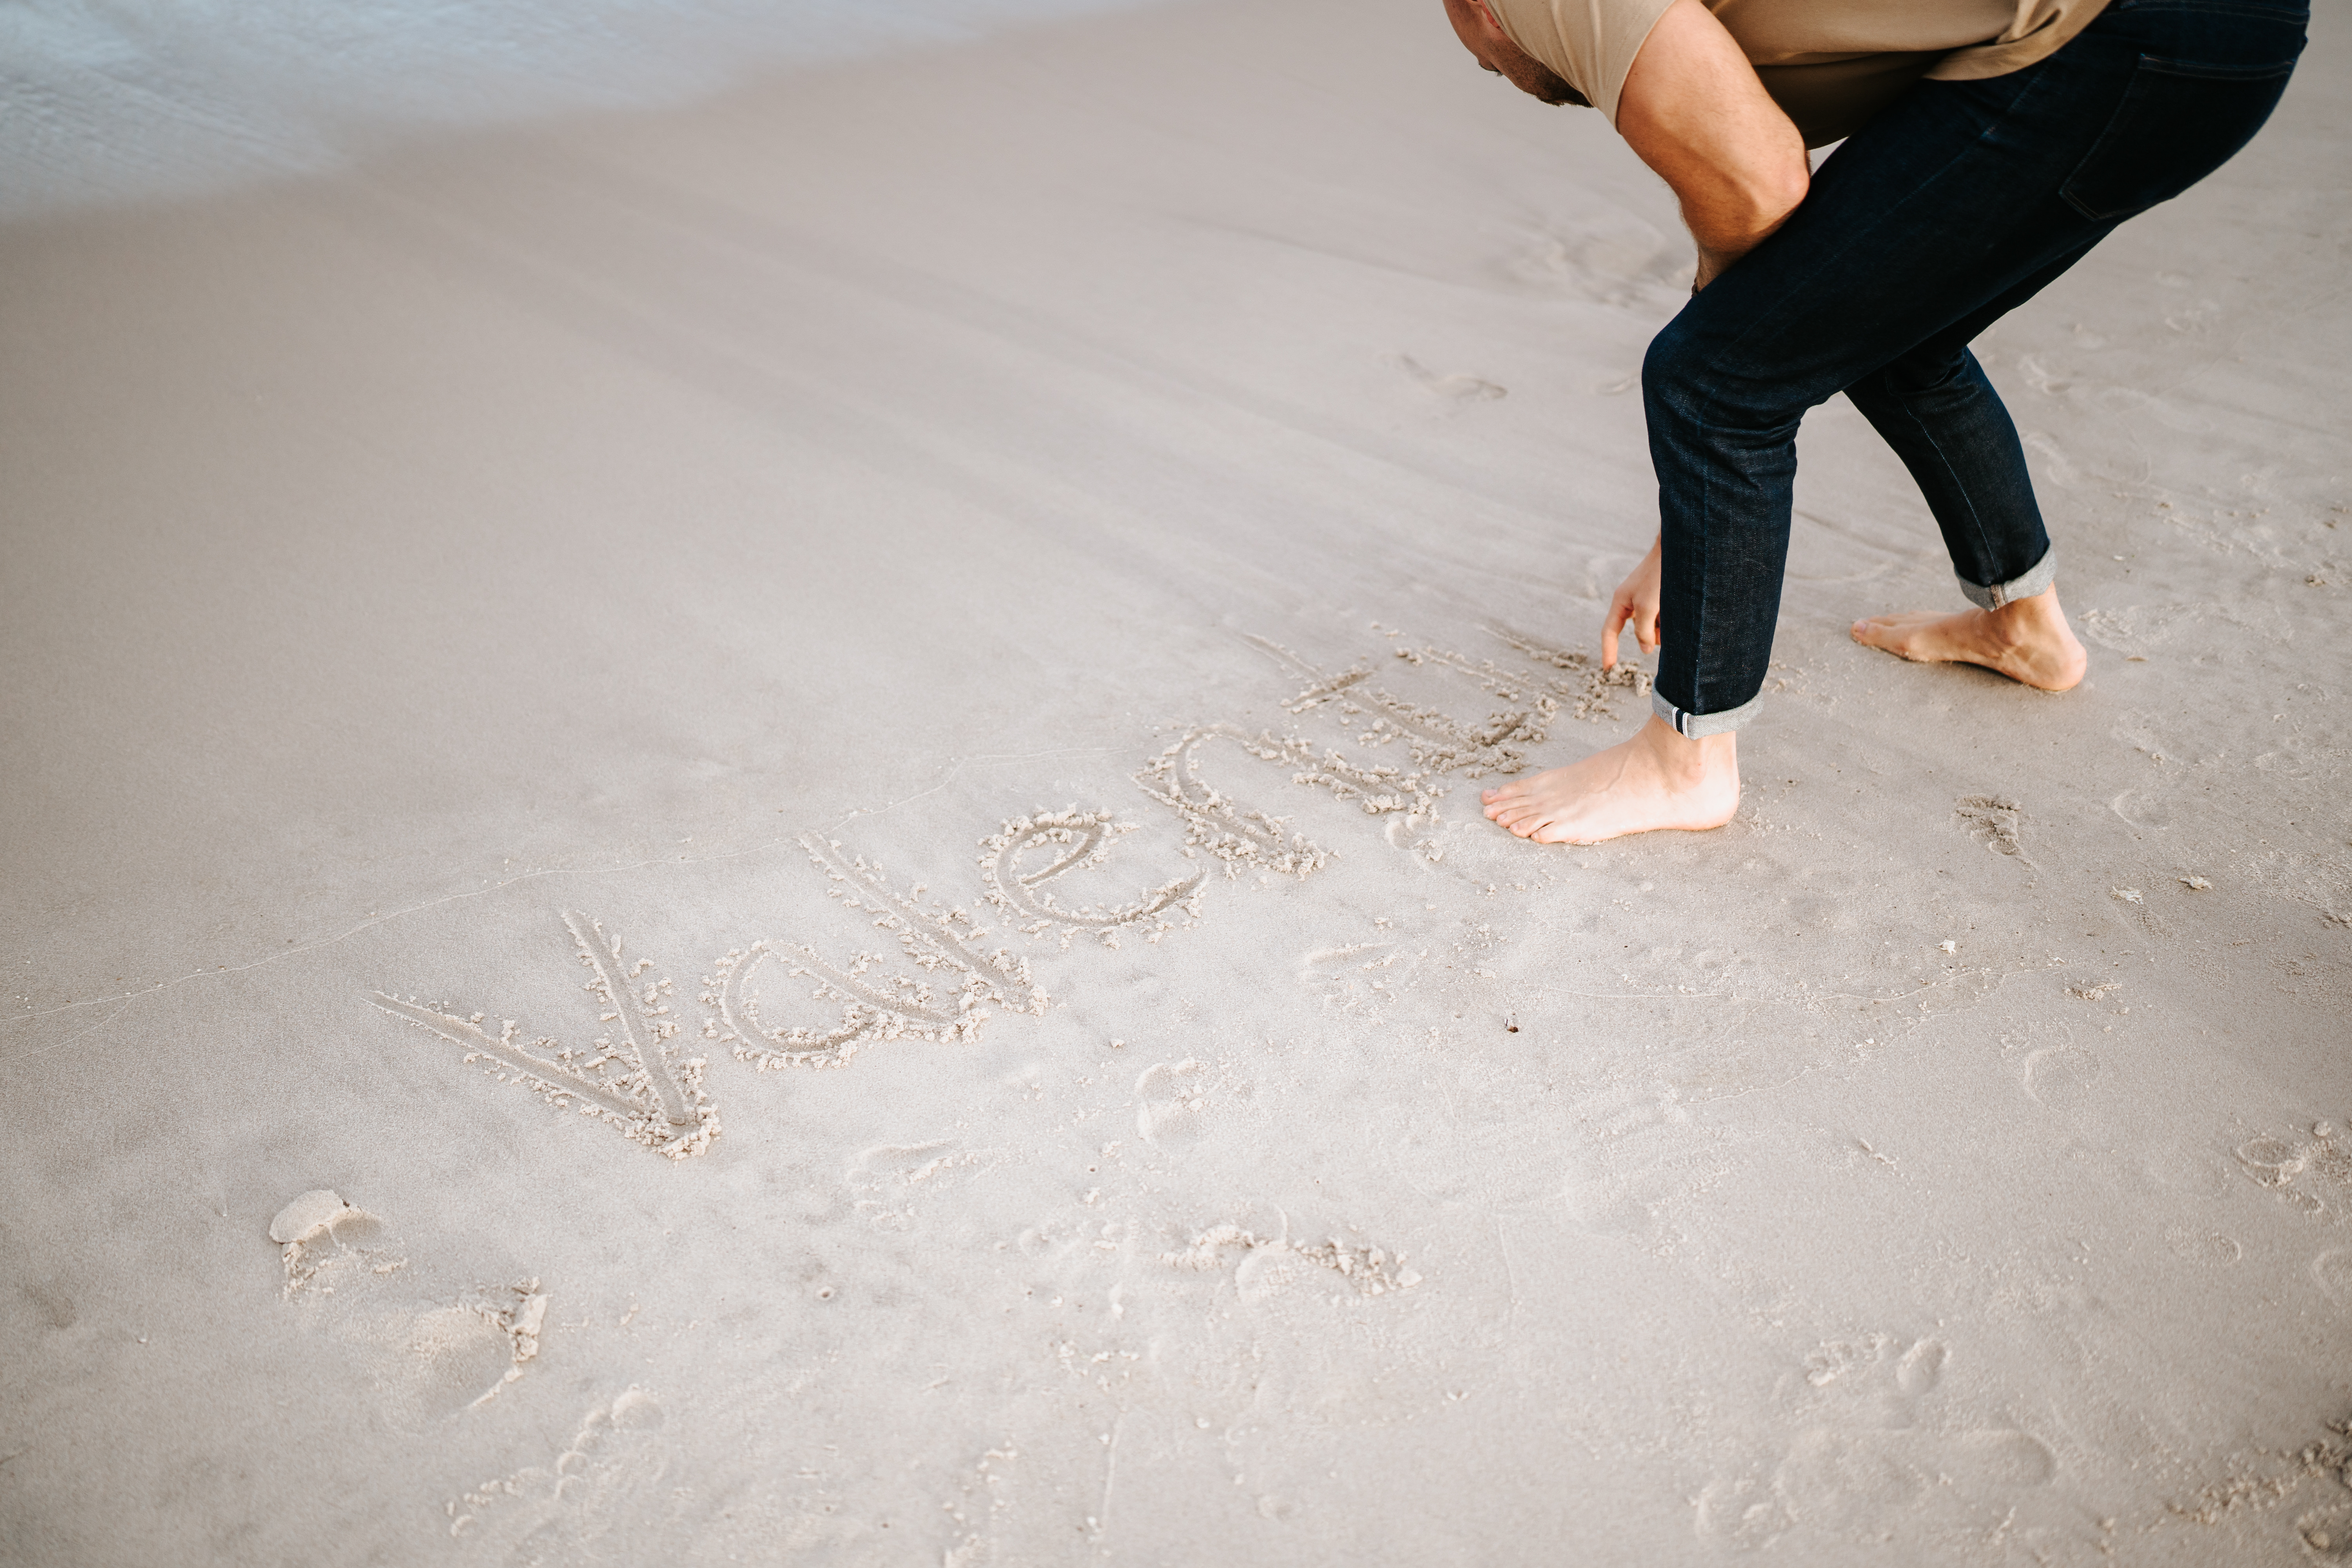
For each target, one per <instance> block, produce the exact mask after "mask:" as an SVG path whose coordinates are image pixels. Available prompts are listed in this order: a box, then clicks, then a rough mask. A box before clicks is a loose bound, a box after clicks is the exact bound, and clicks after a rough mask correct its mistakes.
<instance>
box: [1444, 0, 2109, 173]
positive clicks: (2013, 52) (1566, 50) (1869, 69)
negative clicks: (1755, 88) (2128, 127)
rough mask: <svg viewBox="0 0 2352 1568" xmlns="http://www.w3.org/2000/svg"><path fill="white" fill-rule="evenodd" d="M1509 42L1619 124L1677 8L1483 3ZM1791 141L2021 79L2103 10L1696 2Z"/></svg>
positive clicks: (1879, 0)
mask: <svg viewBox="0 0 2352 1568" xmlns="http://www.w3.org/2000/svg"><path fill="white" fill-rule="evenodd" d="M1487 3H1488V5H1491V6H1492V7H1493V8H1494V12H1495V16H1496V19H1497V20H1499V21H1500V22H1501V23H1502V24H1503V31H1505V32H1506V33H1508V34H1509V35H1510V37H1511V41H1512V42H1514V43H1516V44H1517V45H1518V46H1519V47H1521V48H1522V49H1525V50H1526V51H1527V52H1528V54H1530V55H1533V56H1534V57H1535V58H1537V59H1538V60H1541V61H1542V62H1543V63H1544V64H1545V65H1548V66H1549V67H1550V68H1552V69H1554V70H1556V71H1558V72H1559V74H1560V75H1561V76H1563V77H1565V78H1566V79H1568V82H1569V84H1570V86H1572V87H1574V88H1575V89H1577V91H1579V92H1580V93H1582V94H1583V95H1584V96H1585V97H1586V98H1588V99H1590V100H1592V103H1593V105H1594V106H1595V107H1596V108H1598V109H1599V110H1601V112H1602V113H1603V114H1606V115H1607V116H1608V117H1609V122H1610V123H1611V124H1612V125H1614V124H1615V123H1617V95H1618V94H1619V92H1621V91H1622V89H1623V88H1624V86H1625V73H1626V72H1628V71H1630V70H1632V69H1633V57H1634V56H1635V55H1636V54H1638V53H1640V52H1641V48H1642V43H1643V39H1645V38H1647V37H1649V36H1650V29H1651V28H1652V27H1654V26H1657V22H1658V18H1659V17H1660V16H1664V15H1665V12H1666V7H1667V6H1668V5H1672V4H1673V3H1674V0H1487ZM1703 3H1704V4H1705V5H1706V8H1707V9H1708V10H1710V11H1712V12H1714V13H1715V15H1716V19H1717V20H1718V21H1720V22H1721V23H1722V24H1723V25H1724V26H1725V27H1726V28H1727V29H1728V30H1729V31H1730V33H1731V36H1732V37H1733V38H1735V39H1736V40H1738V44H1739V47H1740V48H1741V49H1742V50H1743V51H1745V52H1746V54H1747V56H1748V59H1749V61H1750V62H1752V63H1753V64H1754V65H1755V67H1756V74H1757V75H1758V76H1759V77H1761V78H1762V79H1763V80H1764V89H1765V90H1766V91H1767V92H1769V93H1770V94H1771V95H1772V98H1773V100H1774V101H1775V102H1777V103H1779V104H1780V107H1781V109H1782V110H1785V111H1786V112H1787V113H1788V116H1789V118H1790V119H1791V120H1793V121H1796V122H1797V129H1798V130H1800V131H1801V132H1804V136H1805V145H1807V146H1808V147H1819V146H1822V144H1824V143H1825V142H1834V141H1836V140H1838V139H1839V138H1840V137H1842V136H1845V135H1848V134H1850V133H1852V132H1854V131H1858V130H1860V129H1861V128H1862V127H1863V126H1864V124H1866V123H1867V122H1868V121H1869V120H1870V118H1871V116H1873V115H1874V114H1876V113H1877V112H1878V111H1879V110H1882V109H1884V108H1885V107H1886V105H1887V104H1889V103H1891V102H1892V101H1894V100H1895V96H1896V95H1897V94H1898V93H1900V92H1901V91H1902V90H1903V89H1905V88H1906V87H1908V86H1910V85H1911V83H1913V82H1914V81H1916V80H1917V79H1919V78H1921V77H1923V76H1924V77H1933V78H1935V79H1937V80H1939V81H1973V80H1976V79H1979V78H1982V77H1992V76H2006V75H2008V74H2009V73H2010V72H2011V71H2013V70H2021V69H2023V68H2025V67H2027V66H2030V65H2032V63H2033V62H2034V61H2036V60H2038V59H2041V58H2043V57H2044V56H2047V55H2051V54H2054V53H2056V52H2057V50H2058V48H2059V47H2060V46H2061V45H2063V44H2064V43H2065V42H2066V41H2067V40H2068V39H2069V38H2072V37H2074V35H2075V34H2077V33H2079V32H2081V31H2082V30H2083V29H2084V27H2087V26H2090V25H2091V22H2092V20H2093V18H2095V17H2096V16H2098V14H2099V13H2100V12H2101V11H2103V10H2105V8H2106V5H2107V0H1703Z"/></svg>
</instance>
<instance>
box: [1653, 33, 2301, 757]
mask: <svg viewBox="0 0 2352 1568" xmlns="http://www.w3.org/2000/svg"><path fill="white" fill-rule="evenodd" d="M2309 14H2310V13H2309V7H2308V4H2307V0H2117V3H2116V5H2112V6H2110V7H2109V8H2108V9H2107V10H2106V12H2105V13H2104V14H2103V15H2102V16H2100V17H2099V18H2098V20H2096V21H2095V22H2093V23H2092V24H2091V26H2089V27H2088V28H2086V29H2085V30H2084V32H2083V33H2081V34H2080V35H2078V36H2077V37H2075V38H2074V40H2073V41H2072V42H2070V43H2068V44H2067V45H2066V46H2065V47H2063V48H2062V49H2060V50H2059V51H2058V52H2057V53H2055V54H2053V55H2052V56H2051V57H2050V58H2047V59H2045V60H2042V62H2041V63H2039V64H2037V65H2032V66H2029V67H2027V68H2025V69H2023V70H2021V71H2015V72H2012V73H2011V74H2010V75H2008V76H2003V77H1995V78H1992V79H1989V80H1984V81H1951V82H1946V81H1923V82H1920V83H1918V84H1917V85H1916V86H1914V87H1913V88H1912V89H1910V90H1909V91H1908V92H1907V93H1906V94H1905V95H1904V96H1903V97H1902V98H1901V99H1898V100H1896V101H1895V103H1894V104H1893V105H1892V106H1890V107H1889V108H1888V109H1887V110H1885V112H1884V113H1882V114H1881V115H1880V116H1879V117H1878V118H1877V119H1876V120H1874V121H1872V122H1871V123H1870V124H1869V125H1868V126H1866V127H1865V128H1864V129H1863V130H1862V131H1861V132H1858V133H1856V134H1855V135H1854V136H1853V138H1852V139H1851V140H1849V141H1848V142H1846V143H1845V144H1844V145H1843V147H1840V148H1839V149H1838V150H1837V151H1836V152H1835V153H1832V155H1831V156H1830V158H1829V160H1828V161H1827V162H1826V163H1823V164H1822V169H1821V172H1820V173H1819V174H1817V175H1816V176H1815V177H1814V180H1813V185H1812V191H1811V194H1810V195H1807V196H1806V198H1805V201H1804V205H1801V206H1800V207H1799V208H1798V209H1797V211H1796V212H1795V214H1794V215H1793V216H1791V217H1790V220H1789V222H1788V223H1787V224H1786V225H1784V226H1782V227H1781V229H1780V232H1778V233H1777V234H1775V235H1773V237H1771V238H1769V239H1768V240H1766V241H1765V242H1764V243H1763V244H1762V245H1759V246H1758V247H1756V248H1755V249H1754V250H1752V251H1750V252H1748V255H1746V256H1745V257H1742V258H1740V260H1739V261H1738V264H1737V265H1735V266H1733V267H1732V268H1729V269H1728V270H1727V271H1726V272H1725V273H1724V274H1723V275H1722V276H1721V277H1719V278H1717V279H1716V280H1715V281H1714V282H1712V283H1710V284H1709V285H1708V286H1707V288H1706V290H1705V291H1704V292H1702V293H1700V294H1697V295H1696V296H1694V297H1693V299H1692V300H1691V302H1690V304H1689V305H1688V306H1687V307H1686V308H1685V310H1683V312H1682V313H1681V314H1680V315H1678V316H1676V317H1675V319H1674V321H1672V322H1670V323H1669V324H1668V325H1667V327H1666V329H1665V331H1662V332H1660V333H1659V334H1658V336H1657V339H1656V341H1655V342H1653V343H1651V345H1650V352H1649V356H1648V358H1647V360H1646V361H1645V362H1644V363H1643V367H1642V392H1643V400H1644V402H1645V404H1646V405H1647V409H1648V413H1649V424H1650V453H1651V458H1652V460H1653V461H1654V464H1655V465H1656V468H1657V473H1658V510H1659V517H1660V523H1661V530H1660V531H1661V536H1662V539H1663V542H1664V590H1663V594H1662V596H1661V601H1660V616H1659V622H1660V637H1661V639H1662V642H1661V647H1660V650H1659V658H1658V677H1657V685H1656V700H1655V706H1656V709H1657V712H1658V715H1659V717H1660V718H1662V719H1664V720H1665V721H1667V722H1668V723H1670V724H1673V725H1674V726H1675V729H1677V730H1679V731H1682V732H1683V733H1684V734H1686V735H1705V734H1714V733H1717V732H1720V731H1725V730H1730V729H1735V728H1737V727H1738V725H1739V724H1740V723H1741V722H1742V721H1745V720H1746V719H1747V718H1748V715H1749V714H1750V713H1751V712H1752V711H1753V710H1755V707H1756V704H1757V693H1758V692H1759V691H1760V690H1761V689H1763V685H1764V671H1765V667H1766V664H1767V662H1768V661H1769V658H1770V656H1771V651H1772V627H1773V623H1774V621H1775V620H1777V619H1778V618H1779V616H1780V578H1781V574H1782V570H1783V568H1784V567H1785V565H1786V563H1787V560H1788V553H1789V509H1790V487H1791V485H1792V483H1793V481H1794V479H1795V477H1796V471H1797V446H1796V441H1797V426H1798V424H1799V422H1800V421H1801V420H1802V419H1803V417H1804V416H1805V411H1806V410H1807V409H1809V408H1811V407H1813V406H1814V405H1817V404H1821V403H1825V402H1827V401H1828V400H1829V399H1830V397H1831V396H1832V395H1835V394H1836V393H1839V392H1843V393H1844V394H1845V395H1846V396H1847V397H1848V398H1850V399H1851V400H1852V401H1853V405H1854V406H1855V407H1857V408H1859V409H1861V410H1862V412H1863V415H1864V417H1866V418H1868V419H1869V421H1870V422H1871V424H1872V425H1873V426H1875V427H1876V428H1877V430H1878V433H1879V434H1880V435H1881V436H1883V437H1885V438H1886V442H1887V444H1888V445H1889V446H1891V447H1894V448H1895V453H1896V454H1897V455H1898V456H1899V457H1901V458H1902V459H1903V461H1904V464H1905V466H1906V467H1907V468H1909V469H1910V470H1911V474H1912V477H1913V478H1914V479H1916V480H1917V481H1918V484H1919V488H1920V489H1921V490H1922V491H1924V492H1925V493H1926V495H1927V505H1928V507H1929V509H1930V510H1932V511H1933V512H1934V513H1935V515H1936V521H1937V523H1938V524H1939V525H1940V526H1941V527H1942V529H1943V532H1944V542H1945V544H1946V546H1947V547H1948V549H1949V550H1950V551H1951V555H1952V567H1953V570H1954V571H1955V572H1956V573H1958V575H1959V578H1960V583H1961V585H1962V586H1963V588H1964V589H1966V590H1967V591H1968V594H1969V597H1970V598H1971V599H1973V600H1975V601H1976V602H1977V603H1978V604H1979V605H1984V606H1986V607H1987V608H1997V607H1999V606H2000V605H2002V604H2005V603H2007V602H2009V601H2011V600H2012V599H2019V598H2023V597H2026V596H2028V595H2032V594H2037V593H2040V592H2041V591H2042V589H2043V588H2046V587H2048V586H2049V585H2050V582H2051V579H2052V576H2053V573H2054V570H2055V562H2054V558H2053V553H2052V551H2051V547H2050V537H2049V534H2048V533H2047V532H2046V531H2044V530H2043V527H2042V512H2041V509H2040V508H2039V507H2037V506H2036V505H2035V504H2034V500H2033V483H2032V479H2031V478H2030V477H2029V476H2028V475H2027V473H2026V468H2025V454H2024V452H2023V450H2022V449H2021V447H2020V446H2019V444H2018V439H2017V430H2016V427H2015V426H2012V425H2011V423H2010V418H2009V412H2008V410H2007V409H2005V408H2003V407H2002V406H2001V402H2000V395H1998V394H1996V393H1995V392H1994V391H1993V389H1992V384H1991V383H1990V382H1989V381H1987V380H1986V379H1985V374H1984V372H1983V370H1982V369H1981V368H1980V367H1979V365H1978V363H1977V362H1976V357H1975V356H1974V355H1973V354H1971V353H1969V349H1968V345H1969V340H1970V339H1972V338H1974V337H1975V336H1976V335H1977V334H1978V333H1979V332H1981V331H1984V330H1985V328H1987V327H1988V326H1990V325H1991V324H1992V323H1993V322H1994V321H1997V320H1999V319H2000V316H2001V315H2003V314H2004V313H2005V312H2007V311H2009V310H2013V309H2015V308H2016V307H2017V306H2019V305H2021V304H2022V303H2024V302H2025V301H2026V300H2030V299H2032V297H2033V296H2034V294H2035V293H2037V292H2038V291H2039V290H2040V289H2042V287H2043V286H2044V285H2046V284H2048V283H2049V282H2050V281H2051V279H2054V278H2056V277H2057V276H2058V275H2059V274H2060V273H2062V272H2063V271H2065V270H2066V268H2069V267H2071V266H2073V265H2074V262H2075V261H2076V260H2078V259H2080V258H2082V256H2083V255H2084V253H2085V252H2087V251H2088V250H2089V249H2090V248H2091V247H2093V246H2095V245H2096V244H2097V243H2098V242H2099V241H2100V240H2101V239H2103V238H2105V237H2106V235H2107V234H2108V232H2109V231H2110V230H2112V229H2113V228H2114V227H2115V226H2116V225H2117V224H2119V223H2121V222H2123V220H2124V219H2126V218H2127V217H2130V216H2132V215H2133V214H2135V213H2138V212H2141V211H2144V210H2146V209H2147V208H2148V207H2151V206H2154V205H2156V204H2157V203H2158V202H2161V201H2166V200H2168V199H2169V198H2171V197H2173V196H2176V195H2179V194H2180V193H2181V192H2182V191H2184V190H2187V189H2188V188H2189V186H2190V185H2192V184H2195V183H2196V182H2197V181H2199V180H2200V179H2202V178H2203V177H2204V176H2205V175H2207V174H2210V173H2212V171H2213V170H2215V169H2217V168H2219V167H2220V166H2221V164H2222V163H2224V162H2225V161H2226V160H2228V158H2229V157H2230V156H2231V154H2232V153H2236V152H2237V151H2238V149H2239V148H2241V147H2242V146H2244V145H2245V144H2246V142H2248V141H2249V140H2250V139H2251V138H2252V136H2253V134H2254V132H2256V131H2257V130H2259V129H2261V127H2262V124H2263V121H2264V120H2266V119H2267V118H2269V116H2270V112H2271V110H2272V108H2273V106H2274V105H2276V103H2277V102H2278V100H2279V95H2280V93H2281V92H2283V91H2284V89H2285V87H2286V80H2287V77H2288V75H2289V73H2290V72H2292V71H2293V70H2294V61H2295V57H2296V56H2297V55H2298V54H2300V53H2301V52H2302V49H2303V42H2304V27H2305V23H2306V21H2307V20H2308V17H2309Z"/></svg>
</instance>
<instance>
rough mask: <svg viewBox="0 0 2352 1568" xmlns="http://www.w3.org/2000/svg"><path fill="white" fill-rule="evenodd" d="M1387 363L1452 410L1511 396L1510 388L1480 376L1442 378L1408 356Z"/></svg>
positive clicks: (1462, 373) (1393, 357)
mask: <svg viewBox="0 0 2352 1568" xmlns="http://www.w3.org/2000/svg"><path fill="white" fill-rule="evenodd" d="M1389 363H1391V364H1392V365H1394V366H1396V367H1397V369H1399V370H1401V371H1402V372H1404V374H1406V376H1407V377H1409V378H1410V379H1411V380H1412V381H1413V382H1414V383H1415V384H1418V385H1419V386H1420V387H1421V388H1422V390H1423V391H1424V392H1426V393H1428V394H1429V395H1431V396H1433V397H1434V398H1437V399H1439V400H1440V401H1441V402H1444V403H1446V404H1450V405H1454V406H1455V407H1459V406H1461V405H1464V404H1469V403H1491V402H1494V401H1496V399H1499V398H1504V397H1508V396H1509V395H1510V390H1509V388H1507V387H1505V386H1501V385H1498V384H1496V383H1494V382H1491V381H1488V380H1486V378H1484V377H1483V376H1475V375H1472V374H1469V373H1467V372H1466V371H1455V372H1454V373H1453V374H1440V373H1439V372H1437V371H1433V370H1432V369H1430V368H1429V367H1428V366H1427V365H1425V364H1423V363H1421V362H1420V361H1419V360H1417V359H1415V358H1413V357H1412V355H1411V354H1394V355H1391V357H1390V359H1389Z"/></svg>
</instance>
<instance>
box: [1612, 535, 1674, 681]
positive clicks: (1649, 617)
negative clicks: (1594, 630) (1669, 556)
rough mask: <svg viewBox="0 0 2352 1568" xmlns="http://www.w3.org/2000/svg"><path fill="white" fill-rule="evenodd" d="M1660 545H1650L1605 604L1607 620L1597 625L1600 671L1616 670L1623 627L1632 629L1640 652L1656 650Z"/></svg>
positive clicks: (1658, 543)
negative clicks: (1607, 603) (1607, 609)
mask: <svg viewBox="0 0 2352 1568" xmlns="http://www.w3.org/2000/svg"><path fill="white" fill-rule="evenodd" d="M1661 544H1662V541H1660V540H1656V539H1654V540H1652V541H1650V552H1649V553H1648V554H1647V555H1644V556H1643V557H1642V563H1641V564H1640V565H1639V566H1636V567H1634V568H1633V575H1632V576H1630V577H1628V578H1626V579H1625V580H1624V581H1623V582H1622V583H1620V584H1617V592H1616V593H1615V594H1614V595H1611V597H1610V600H1609V618H1608V619H1606V620H1604V621H1602V622H1601V668H1603V669H1614V668H1617V637H1618V634H1619V633H1621V632H1622V631H1623V630H1624V629H1625V627H1626V626H1627V625H1629V624H1630V625H1631V626H1633V640H1634V641H1635V642H1638V643H1640V644H1641V645H1642V648H1643V652H1645V653H1647V652H1654V651H1655V650H1656V648H1657V646H1658V584H1659V574H1660V571H1661V568H1660V566H1659V560H1660V557H1661V555H1662V554H1663V552H1662V550H1661V548H1660V546H1661Z"/></svg>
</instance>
